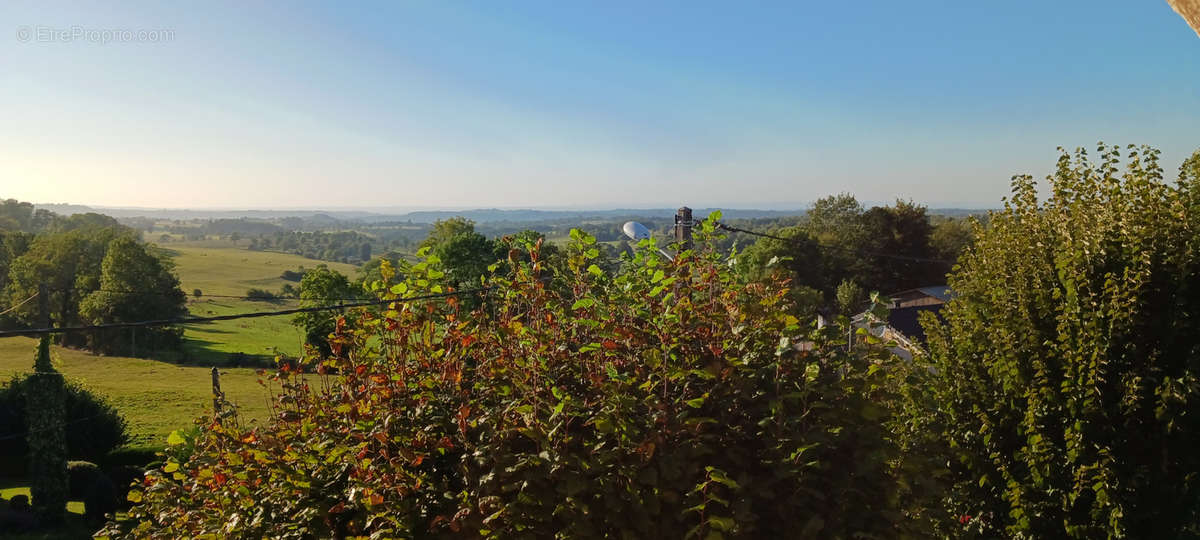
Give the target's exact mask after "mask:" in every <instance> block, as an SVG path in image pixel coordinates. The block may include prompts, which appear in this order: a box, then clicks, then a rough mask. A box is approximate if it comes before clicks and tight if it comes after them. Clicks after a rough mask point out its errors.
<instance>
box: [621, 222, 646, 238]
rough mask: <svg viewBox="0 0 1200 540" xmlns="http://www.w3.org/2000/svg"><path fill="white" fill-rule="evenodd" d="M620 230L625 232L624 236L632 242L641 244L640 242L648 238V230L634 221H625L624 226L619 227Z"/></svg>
mask: <svg viewBox="0 0 1200 540" xmlns="http://www.w3.org/2000/svg"><path fill="white" fill-rule="evenodd" d="M621 230H622V231H624V232H625V236H628V237H629V239H630V240H634V241H636V242H641V241H642V240H645V239H647V238H650V229H647V228H646V226H645V225H642V224H641V223H638V222H636V221H626V222H625V224H624V225H622V226H621Z"/></svg>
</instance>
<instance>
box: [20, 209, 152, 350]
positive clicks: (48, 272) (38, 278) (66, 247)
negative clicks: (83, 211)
mask: <svg viewBox="0 0 1200 540" xmlns="http://www.w3.org/2000/svg"><path fill="white" fill-rule="evenodd" d="M133 234H134V233H133V232H132V231H131V230H129V229H127V228H125V227H121V226H116V227H101V228H97V229H92V228H80V229H72V230H67V231H64V232H57V233H43V234H39V235H38V236H37V237H36V238H34V240H33V242H32V243H31V244H30V245H29V249H28V250H27V251H26V252H25V253H24V254H22V255H21V256H20V257H18V258H17V259H16V260H15V261H13V263H12V265H11V267H10V269H9V274H8V277H9V280H8V285H7V294H8V298H9V300H10V301H11V300H14V299H15V301H16V302H19V301H21V300H24V299H25V298H27V297H29V296H31V295H33V294H35V293H37V291H38V285H39V284H43V283H44V284H45V285H46V286H47V287H49V289H50V294H49V296H50V298H49V303H50V311H51V313H52V318H53V321H52V322H53V323H54V324H56V325H58V326H71V325H77V324H80V323H82V322H83V321H82V319H80V317H79V302H80V300H81V299H82V297H83V296H85V295H87V294H88V293H90V292H91V291H93V290H96V289H98V288H100V266H101V263H102V262H103V261H104V254H105V251H106V250H107V248H108V244H109V243H110V242H112V240H114V239H115V238H117V237H121V236H132V235H133ZM16 302H13V303H16ZM14 313H16V314H17V316H18V318H19V319H20V320H21V321H22V322H24V323H26V324H34V323H36V322H37V316H36V306H34V305H32V304H27V305H25V306H23V307H21V308H18V309H17V310H15V311H14ZM60 339H61V343H63V344H75V345H81V344H83V343H84V341H85V340H84V337H83V336H78V335H74V334H69V333H63V334H61V338H60Z"/></svg>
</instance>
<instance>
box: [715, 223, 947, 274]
mask: <svg viewBox="0 0 1200 540" xmlns="http://www.w3.org/2000/svg"><path fill="white" fill-rule="evenodd" d="M717 228H720V229H725V230H727V231H730V232H740V233H745V234H749V235H753V236H761V237H763V238H771V239H773V240H779V241H782V242H791V243H798V242H799V241H800V239H798V238H787V237H783V236H776V235H774V234H767V233H762V232H758V231H751V230H748V229H742V228H739V227H734V226H732V225H726V224H724V223H721V222H717ZM811 245H813V246H815V247H817V248H820V249H833V250H838V251H844V252H848V253H855V254H858V255H867V256H870V257H882V258H885V259H896V260H901V261H913V262H923V263H937V264H944V265H946V266H954V265H955V264H956V262H955V261H950V260H946V259H933V258H929V257H913V256H911V255H899V254H895V253H877V252H872V251H864V250H859V249H853V248H844V247H839V246H826V245H823V244H819V243H816V242H814V243H813V244H811Z"/></svg>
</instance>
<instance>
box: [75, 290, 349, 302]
mask: <svg viewBox="0 0 1200 540" xmlns="http://www.w3.org/2000/svg"><path fill="white" fill-rule="evenodd" d="M56 290H59V291H72V292H77V293H79V294H80V295H81V296H86V295H89V294H91V293H94V292H103V293H111V294H127V295H131V296H173V294H172V293H168V292H162V291H114V290H109V289H92V290H89V291H83V290H79V289H56ZM183 296H185V297H188V298H192V297H193V295H190V294H187V293H183ZM195 298H227V299H231V300H252V301H258V302H271V301H279V300H287V301H299V300H311V299H306V298H298V297H294V296H273V297H271V298H266V297H262V296H245V295H232V294H207V293H202V294H201V295H200V296H198V297H195ZM320 300H337V301H342V302H359V301H361V300H362V297H361V296H360V297H357V298H321V299H320Z"/></svg>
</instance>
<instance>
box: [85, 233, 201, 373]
mask: <svg viewBox="0 0 1200 540" xmlns="http://www.w3.org/2000/svg"><path fill="white" fill-rule="evenodd" d="M186 299H187V297H186V295H185V294H184V292H183V289H181V288H180V287H179V278H178V277H176V276H175V274H174V273H173V272H172V265H171V262H170V261H169V260H167V259H165V258H164V257H159V256H156V255H155V254H153V253H151V252H150V250H149V248H148V247H147V246H146V245H145V244H142V243H140V242H138V241H137V240H134V239H133V238H130V237H128V236H121V237H118V238H116V239H114V240H113V241H112V242H109V244H108V250H107V253H105V255H104V261H103V262H102V263H101V265H100V287H99V290H96V291H92V292H91V293H90V294H88V295H87V296H86V297H84V298H83V300H82V301H81V302H80V304H79V313H80V316H81V317H82V318H83V319H84V320H85V321H87V322H88V323H90V324H105V323H114V322H131V321H142V320H153V319H169V318H175V317H180V316H182V315H184V314H185V313H186V312H187V310H186V308H185V307H184V302H185V301H186ZM181 333H182V331H181V330H179V329H177V328H172V327H154V328H128V329H114V330H103V331H97V332H92V333H91V334H90V335H89V336H88V341H89V344H90V346H91V348H92V350H94V351H96V352H103V353H106V354H136V353H137V352H138V351H139V350H140V351H150V350H155V349H164V348H174V347H176V346H178V344H179V339H180V336H181Z"/></svg>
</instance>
